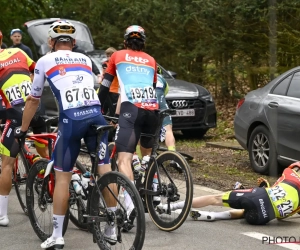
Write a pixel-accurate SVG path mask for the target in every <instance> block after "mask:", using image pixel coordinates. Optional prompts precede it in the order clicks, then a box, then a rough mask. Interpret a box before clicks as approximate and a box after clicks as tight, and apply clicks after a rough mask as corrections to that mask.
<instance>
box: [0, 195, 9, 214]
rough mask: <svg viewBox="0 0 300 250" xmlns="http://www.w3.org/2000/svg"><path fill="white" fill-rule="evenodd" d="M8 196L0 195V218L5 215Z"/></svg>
mask: <svg viewBox="0 0 300 250" xmlns="http://www.w3.org/2000/svg"><path fill="white" fill-rule="evenodd" d="M7 207H8V195H0V217H3V216H6V215H7Z"/></svg>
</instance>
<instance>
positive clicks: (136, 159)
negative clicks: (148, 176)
mask: <svg viewBox="0 0 300 250" xmlns="http://www.w3.org/2000/svg"><path fill="white" fill-rule="evenodd" d="M132 166H133V168H134V170H136V171H139V172H140V171H141V170H142V167H141V162H140V159H139V156H138V155H137V154H134V155H133V157H132Z"/></svg>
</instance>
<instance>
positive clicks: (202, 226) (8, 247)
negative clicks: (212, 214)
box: [0, 186, 300, 250]
mask: <svg viewBox="0 0 300 250" xmlns="http://www.w3.org/2000/svg"><path fill="white" fill-rule="evenodd" d="M215 192H217V191H214V190H209V189H207V188H203V187H200V186H196V187H195V194H196V195H204V194H212V193H215ZM203 210H204V209H203ZM206 210H214V211H222V210H225V208H219V207H218V208H213V207H208V208H207V209H206ZM9 219H10V224H9V226H8V227H6V228H4V227H1V228H0V249H1V250H35V249H40V243H41V242H40V240H39V239H38V237H37V236H36V235H35V233H34V232H33V230H32V228H31V225H30V222H29V219H28V218H27V216H26V215H24V214H23V212H22V210H21V207H20V205H19V203H18V200H17V197H16V194H15V191H14V190H12V193H11V195H10V198H9ZM146 222H147V232H146V239H145V243H144V248H143V249H145V250H156V249H160V250H171V249H172V250H177V249H178V250H182V249H189V250H192V249H197V250H201V249H204V250H206V249H213V250H229V249H232V250H235V249H236V250H248V249H249V250H253V249H255V250H265V249H271V250H283V249H294V250H296V249H299V250H300V245H298V244H280V245H276V244H271V245H269V244H266V243H267V242H265V244H263V243H262V237H266V238H265V239H267V237H268V236H271V237H274V236H278V237H284V236H286V237H288V238H289V239H290V240H292V241H295V240H297V241H300V239H299V238H300V230H299V228H300V216H298V215H296V216H295V217H293V218H290V219H288V220H286V221H272V222H271V223H269V224H268V225H266V226H250V225H248V224H246V223H245V222H244V221H243V220H232V221H215V222H201V221H193V220H192V219H190V218H188V219H187V221H186V222H185V223H184V224H183V226H181V227H180V228H179V229H178V230H176V231H174V232H170V233H167V232H163V231H160V230H158V229H157V228H156V227H155V226H154V224H153V223H152V221H151V220H150V219H149V217H148V216H147V215H146ZM291 237H295V240H294V238H291ZM277 240H278V241H279V242H280V238H277ZM65 242H66V245H65V248H64V249H74V250H75V249H78V250H79V249H80V250H81V249H85V250H92V249H98V247H97V245H96V244H94V243H93V242H92V236H91V235H90V234H89V233H86V232H82V231H80V230H78V229H76V228H75V226H73V225H72V223H71V222H70V223H69V228H68V231H67V233H66V235H65Z"/></svg>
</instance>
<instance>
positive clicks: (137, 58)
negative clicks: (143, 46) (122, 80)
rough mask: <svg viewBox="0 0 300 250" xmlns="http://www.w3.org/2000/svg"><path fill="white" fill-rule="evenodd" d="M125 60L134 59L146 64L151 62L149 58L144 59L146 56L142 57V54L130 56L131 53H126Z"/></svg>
mask: <svg viewBox="0 0 300 250" xmlns="http://www.w3.org/2000/svg"><path fill="white" fill-rule="evenodd" d="M125 60H126V61H127V62H132V61H134V62H137V63H143V64H146V63H147V62H149V60H148V59H144V58H142V57H140V56H130V55H128V54H127V53H126V56H125Z"/></svg>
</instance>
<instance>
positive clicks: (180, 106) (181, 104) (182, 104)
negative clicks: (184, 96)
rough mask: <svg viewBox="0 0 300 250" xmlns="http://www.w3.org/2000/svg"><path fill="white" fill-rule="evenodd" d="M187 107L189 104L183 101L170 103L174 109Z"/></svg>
mask: <svg viewBox="0 0 300 250" xmlns="http://www.w3.org/2000/svg"><path fill="white" fill-rule="evenodd" d="M188 105H189V103H188V102H187V101H185V100H175V101H172V106H173V107H174V108H186V107H187V106H188Z"/></svg>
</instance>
